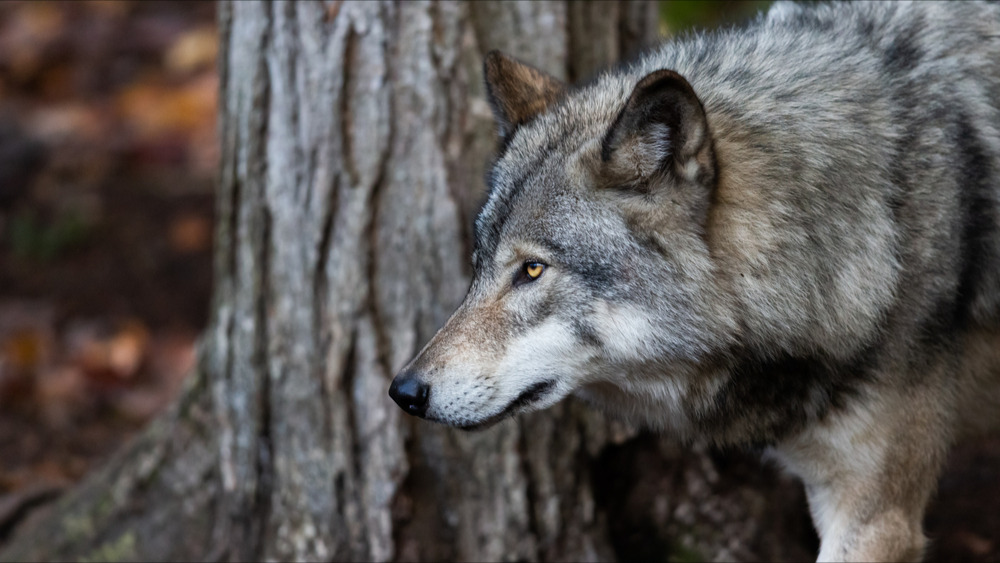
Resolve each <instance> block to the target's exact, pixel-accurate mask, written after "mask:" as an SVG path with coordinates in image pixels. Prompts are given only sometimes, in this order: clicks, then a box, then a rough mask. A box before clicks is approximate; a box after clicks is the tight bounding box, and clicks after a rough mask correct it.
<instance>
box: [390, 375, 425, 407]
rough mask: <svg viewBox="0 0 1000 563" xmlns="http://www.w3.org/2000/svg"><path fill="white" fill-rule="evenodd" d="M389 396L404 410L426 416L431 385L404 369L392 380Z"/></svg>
mask: <svg viewBox="0 0 1000 563" xmlns="http://www.w3.org/2000/svg"><path fill="white" fill-rule="evenodd" d="M389 396H390V397H392V400H393V401H396V404H397V405H399V406H400V407H401V408H402V409H403V410H404V411H406V412H408V413H410V414H412V415H413V416H419V417H420V418H423V417H424V413H426V412H427V398H428V397H429V396H430V387H429V386H428V385H427V384H425V383H424V382H422V381H420V378H419V377H418V376H417V374H416V373H414V372H412V371H404V372H403V373H401V374H399V375H397V376H396V378H395V379H393V380H392V385H390V386H389Z"/></svg>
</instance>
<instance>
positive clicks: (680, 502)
mask: <svg viewBox="0 0 1000 563" xmlns="http://www.w3.org/2000/svg"><path fill="white" fill-rule="evenodd" d="M219 23H220V28H221V44H222V53H221V66H220V68H221V81H222V96H221V98H220V100H221V102H220V116H221V125H220V134H221V138H222V162H221V170H220V175H219V196H218V225H217V237H216V240H217V246H216V250H215V260H216V265H215V271H216V277H215V279H216V288H215V295H214V301H213V316H212V321H211V324H210V327H209V328H208V330H207V331H206V332H205V334H204V336H203V339H202V342H201V346H200V360H199V364H198V369H197V371H196V373H195V374H193V376H192V377H191V380H190V382H189V385H188V386H187V388H186V389H185V392H184V394H183V396H182V398H181V399H180V400H179V401H178V403H177V404H176V405H174V406H173V407H172V408H171V409H170V411H169V412H168V413H166V414H165V415H164V416H162V417H161V418H159V419H158V420H157V421H156V422H155V423H154V424H153V425H152V426H151V428H149V429H148V431H146V432H145V433H144V434H143V435H142V436H140V437H139V438H138V439H137V440H135V441H134V442H133V443H132V444H130V445H129V446H128V447H127V448H125V449H124V450H123V451H122V452H120V454H119V455H118V456H117V457H116V458H115V459H114V460H112V461H111V462H110V463H109V464H108V465H107V466H106V467H105V468H104V469H103V470H102V471H101V472H99V473H98V474H95V475H93V476H91V478H89V479H88V480H87V481H86V482H85V483H84V484H82V485H81V486H80V487H79V488H78V489H77V490H75V491H74V492H73V493H71V494H70V495H68V496H67V498H64V499H62V500H61V501H60V502H59V503H58V505H57V506H55V507H54V509H53V510H51V511H50V513H49V514H48V515H47V516H45V517H42V518H40V519H38V521H37V522H34V523H33V525H31V526H28V525H26V526H25V527H24V528H25V529H23V531H22V532H21V533H19V534H18V535H17V537H16V538H15V539H14V540H13V541H12V543H11V544H10V545H8V547H7V549H6V551H4V552H3V553H2V554H0V559H4V560H26V559H30V560H41V559H46V560H48V559H102V560H121V559H129V560H132V559H170V560H177V559H208V560H213V561H219V560H255V559H262V558H268V559H282V560H286V559H287V560H291V559H295V560H331V559H332V560H352V561H360V560H379V561H388V560H464V561H473V560H476V561H482V560H575V561H584V560H614V559H617V558H633V557H644V558H654V559H660V560H666V559H667V558H669V557H672V558H683V557H687V558H691V557H695V558H730V559H731V558H759V557H765V558H781V557H784V558H800V557H802V556H804V555H808V552H807V551H804V550H803V547H802V543H803V542H802V540H801V538H802V537H808V535H809V534H810V531H809V530H810V528H809V523H808V520H803V518H805V516H804V512H803V509H802V499H801V493H800V492H799V491H798V489H795V488H793V489H786V487H787V486H788V482H787V481H784V480H782V479H780V478H777V477H775V476H774V475H773V474H771V473H763V476H761V473H758V470H757V469H756V468H752V469H750V467H751V466H752V465H751V464H750V463H748V462H746V461H745V460H744V459H743V458H741V457H733V456H729V457H720V456H717V455H716V456H713V455H710V454H708V453H706V452H705V450H704V448H695V449H693V450H692V449H683V448H680V447H678V446H676V445H674V444H673V443H672V442H670V441H669V440H668V439H661V438H653V437H651V436H648V435H642V434H636V433H635V432H633V431H630V430H628V429H625V428H623V427H620V426H618V425H616V424H615V423H613V422H608V421H606V420H605V419H604V418H603V417H602V416H601V415H599V414H598V413H595V412H592V411H589V410H587V409H585V408H584V407H582V406H581V405H579V404H577V403H575V402H574V401H572V400H570V401H566V402H564V403H563V404H562V405H560V406H558V407H556V408H554V409H551V410H550V411H547V412H544V413H537V414H534V415H530V416H524V417H521V418H520V419H519V420H516V421H511V422H507V423H504V424H501V425H499V426H497V427H494V428H493V429H490V430H487V431H484V432H480V433H462V432H460V431H455V430H452V429H448V428H444V427H441V426H437V425H432V424H428V423H424V422H420V421H417V420H416V419H413V418H411V417H408V416H405V415H404V414H403V413H402V411H401V410H400V409H398V408H397V407H396V406H395V405H394V404H393V403H392V402H391V401H390V400H389V399H388V397H387V396H386V389H387V387H388V385H389V381H390V379H391V377H392V375H393V374H394V372H395V371H396V370H397V369H398V368H400V367H401V366H402V365H403V364H404V363H405V362H406V361H407V360H408V359H409V358H410V357H411V356H412V355H413V354H414V353H415V352H416V351H417V349H418V347H419V346H421V345H422V344H423V343H424V342H425V341H427V340H428V339H429V338H430V337H431V335H432V334H433V333H434V331H435V330H436V328H437V327H439V326H440V325H441V324H443V322H444V321H445V319H446V318H447V316H448V315H449V314H450V313H451V311H452V310H453V309H454V308H455V307H456V306H457V305H458V303H459V302H460V300H461V298H462V296H463V294H464V292H465V289H466V287H467V285H468V283H469V276H470V268H469V255H470V246H471V245H470V240H469V235H470V233H469V228H468V225H470V223H471V218H472V216H473V214H474V212H475V207H476V205H477V204H478V203H479V202H480V201H481V200H482V198H483V196H484V187H483V185H482V177H483V169H484V165H485V163H486V162H487V160H488V158H489V153H490V152H491V151H492V150H493V148H494V145H495V140H494V134H493V128H492V127H493V126H492V120H491V116H490V112H489V108H488V106H487V104H486V101H485V98H484V91H483V86H482V79H481V71H480V65H481V60H482V55H483V54H484V53H486V52H487V51H489V50H491V49H494V48H499V49H502V50H504V51H506V52H508V53H511V54H513V55H515V56H517V57H519V58H521V59H523V60H525V61H529V62H531V63H533V64H535V65H537V66H539V67H541V68H543V69H545V70H546V71H548V72H550V73H552V74H554V75H555V76H558V77H562V78H568V79H579V78H583V77H585V76H586V75H587V74H588V73H590V72H593V71H594V70H595V69H596V68H598V67H600V66H604V65H607V64H609V63H612V62H614V61H615V60H616V59H617V58H618V57H619V56H621V55H625V54H631V53H634V52H636V51H637V49H638V48H639V47H641V46H642V45H643V44H646V43H648V42H650V41H651V40H652V39H653V38H654V37H655V29H656V28H655V26H656V23H657V20H656V12H655V5H654V4H653V3H651V2H643V3H632V4H626V5H617V4H605V3H565V2H561V1H551V2H537V3H536V2H531V3H528V2H514V3H502V2H495V3H494V2H475V3H452V2H399V3H387V2H357V3H355V2H328V3H325V4H323V3H306V2H278V3H273V4H264V3H255V2H226V3H223V4H222V5H221V6H220V10H219ZM746 475H754V477H752V478H747V477H746ZM765 522H766V523H767V524H768V526H764V525H763V523H765ZM789 530H793V531H794V532H795V533H796V534H798V536H796V537H794V538H793V540H794V541H789V538H788V537H787V534H788V531H789ZM775 534H777V535H778V536H777V537H781V538H782V540H783V542H782V543H780V544H779V543H778V542H776V541H774V537H775ZM796 542H798V543H796ZM807 544H808V541H806V545H807Z"/></svg>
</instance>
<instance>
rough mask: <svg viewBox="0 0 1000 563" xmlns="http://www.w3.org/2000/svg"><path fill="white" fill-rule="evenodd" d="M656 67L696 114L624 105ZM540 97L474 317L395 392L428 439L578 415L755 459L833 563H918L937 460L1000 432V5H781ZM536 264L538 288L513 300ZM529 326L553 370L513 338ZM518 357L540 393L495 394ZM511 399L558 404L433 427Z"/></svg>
mask: <svg viewBox="0 0 1000 563" xmlns="http://www.w3.org/2000/svg"><path fill="white" fill-rule="evenodd" d="M494 60H498V59H495V58H494ZM505 64H507V63H505ZM663 69H669V70H672V71H674V72H676V73H677V74H679V75H680V76H681V77H683V78H682V79H681V81H682V82H683V79H686V81H687V82H686V83H683V84H681V86H676V85H673V83H669V84H668V85H667V86H666V87H665V88H666V89H667V90H666V91H667V92H668V93H670V92H672V93H673V94H671V95H675V96H676V97H677V99H679V100H684V99H686V98H684V93H683V92H684V90H683V88H684V87H686V86H684V84H690V88H691V89H693V92H694V93H695V94H696V95H697V100H698V101H700V106H699V105H698V104H697V103H695V104H694V105H691V104H689V105H688V106H687V109H685V110H684V111H680V110H678V111H676V112H674V113H671V112H670V111H668V110H670V107H667V108H666V110H662V108H657V107H653V106H649V105H647V106H642V105H641V104H639V103H638V102H635V100H636V98H637V96H640V94H641V92H640V91H639V90H640V88H639V87H637V84H640V86H641V85H642V84H643V82H642V81H643V80H644V78H647V80H646V82H649V81H650V80H649V77H655V76H654V75H655V73H657V72H658V71H662V70H663ZM524 74H525V75H527V76H535V74H534V73H533V72H527V73H524ZM661 74H662V73H661ZM497 79H502V78H494V80H497ZM555 88H556V87H555V86H553V84H552V83H549V82H546V92H547V93H548V94H549V98H547V99H546V100H545V101H544V103H541V102H539V104H537V105H538V107H540V108H542V109H541V110H540V111H539V112H538V113H537V115H531V114H530V113H526V114H524V115H521V114H519V117H518V122H519V123H518V124H517V126H516V127H514V128H513V129H508V130H505V131H504V132H505V136H506V138H505V139H504V145H503V147H502V149H501V151H500V154H499V155H498V157H497V160H496V162H495V163H494V164H493V167H492V171H491V173H490V175H489V178H490V184H491V193H490V196H489V198H488V201H487V202H486V204H485V205H484V207H483V210H482V211H481V213H480V215H479V217H478V218H477V221H476V229H475V234H476V250H475V253H474V257H473V263H474V268H475V273H476V275H475V279H474V281H473V285H472V288H471V289H470V292H469V296H468V297H467V299H466V302H465V303H463V305H462V307H461V308H460V309H459V311H458V312H457V313H456V316H455V317H453V319H452V320H451V321H449V323H448V324H447V325H446V326H445V328H444V329H442V331H441V333H439V335H438V336H436V337H435V339H434V340H432V341H431V343H430V344H428V347H427V348H425V350H424V351H423V352H422V353H421V354H420V355H419V356H418V357H417V358H416V359H415V360H414V362H412V363H411V365H410V366H409V368H408V369H409V370H411V371H413V370H416V371H417V372H420V373H423V374H425V375H424V377H425V379H427V381H428V382H430V384H431V395H430V396H431V407H430V410H429V411H428V417H429V418H431V419H434V420H438V421H441V422H446V423H449V424H455V425H460V426H478V425H480V424H484V423H490V422H493V421H495V420H497V419H499V418H501V417H502V416H506V415H509V414H512V413H514V412H521V411H524V410H531V409H533V408H541V407H543V406H546V405H548V404H551V403H552V402H554V401H556V400H558V399H559V398H561V397H562V396H564V395H565V394H568V393H570V392H575V393H577V394H578V395H581V396H583V397H585V398H587V399H589V400H591V401H592V402H594V403H595V404H597V405H600V406H604V407H605V408H607V409H610V410H612V411H614V412H616V413H618V414H620V415H622V416H625V417H628V418H631V419H632V420H634V421H636V422H639V423H642V424H647V425H651V426H654V427H656V428H662V429H669V430H672V431H674V432H677V433H679V434H680V435H682V436H685V437H701V438H704V439H708V440H711V441H714V442H716V443H719V444H754V445H759V446H762V447H767V448H770V450H771V451H772V452H773V453H774V455H775V456H776V457H778V458H779V459H781V460H782V461H783V462H784V463H785V464H786V466H787V467H789V468H790V469H791V470H793V471H796V472H797V473H799V474H800V475H802V477H803V478H804V479H805V480H806V483H807V488H808V490H809V492H810V502H811V507H812V509H813V513H814V517H815V518H816V520H817V526H818V527H819V529H820V532H821V534H822V535H823V538H824V539H823V548H822V551H821V553H820V556H821V558H834V559H843V558H848V559H850V558H880V557H890V558H919V557H920V556H921V553H922V546H923V538H922V536H921V535H920V532H919V523H920V516H921V514H922V511H923V508H924V505H925V504H926V500H927V498H928V496H929V495H930V491H931V490H933V483H934V479H935V478H936V475H937V472H938V470H939V467H940V464H941V459H943V456H944V452H945V451H946V449H947V447H948V446H949V445H950V444H951V443H952V441H953V440H954V439H956V438H957V437H958V436H959V435H960V434H961V433H962V432H963V431H964V430H966V429H968V428H973V427H975V428H976V429H981V428H982V427H986V426H988V424H985V423H982V422H981V421H976V422H968V419H969V417H979V418H980V419H981V418H983V417H990V418H992V419H994V420H995V419H996V418H998V412H1000V390H998V388H1000V352H998V350H1000V5H997V4H985V3H947V4H943V3H931V2H919V3H904V2H899V3H895V2H894V3H850V4H835V5H828V4H823V5H810V6H799V5H795V4H788V3H779V4H777V5H775V6H774V7H773V8H772V9H771V11H770V12H769V13H768V14H767V15H766V16H762V17H760V18H759V19H758V20H757V21H755V22H753V23H751V24H750V25H748V26H746V27H745V28H741V29H732V30H728V31H722V32H718V33H712V34H706V35H697V36H693V37H689V38H687V39H683V40H680V41H676V42H672V43H669V44H666V45H664V46H663V47H661V48H659V49H657V50H655V51H653V52H650V53H648V54H646V55H645V56H644V57H642V58H641V59H639V60H638V61H636V62H634V63H632V64H629V65H626V66H623V67H621V68H617V69H614V70H610V71H607V72H605V73H603V74H601V75H599V76H597V77H595V78H594V79H593V80H592V81H591V82H589V83H587V84H584V85H582V86H579V87H575V88H567V89H565V90H564V91H563V92H562V94H561V95H560V96H558V97H556V96H553V95H552V93H553V92H557V91H558V90H556V89H555ZM497 90H498V91H503V90H504V88H497ZM507 90H516V88H514V89H511V88H507ZM652 91H654V92H656V90H652ZM647 97H651V98H653V99H654V101H655V96H654V95H653V94H649V95H648V96H647ZM630 99H632V100H633V101H632V102H629V100H630ZM671 99H673V98H671ZM640 101H641V100H640ZM649 103H652V102H649ZM678 103H681V102H678ZM627 104H631V105H627ZM671 104H673V102H671ZM508 105H509V104H508ZM633 105H635V106H636V107H638V108H639V109H633V108H632V106H633ZM494 106H495V107H497V103H496V102H494ZM650 108H652V109H650ZM700 108H703V114H702V113H700V111H701V110H700ZM661 110H662V111H661ZM663 111H666V113H665V114H664V113H663ZM658 112H659V113H658ZM664 115H665V116H666V117H663V116H664ZM671 119H673V120H674V121H671ZM699 119H701V120H703V121H699ZM659 120H662V123H667V124H669V126H668V127H661V126H659V125H658V124H662V123H661V121H659ZM678 120H679V121H678ZM647 122H648V123H651V125H650V126H648V127H647V126H645V125H644V124H645V123H647ZM622 123H624V124H625V125H621V124H622ZM699 123H701V124H702V125H704V126H705V127H702V128H699V127H698V125H699ZM682 127H687V128H688V129H687V130H688V132H687V133H685V134H684V135H681V134H680V133H679V131H680V129H681V128H682ZM685 135H686V136H685ZM622 139H626V141H622ZM612 141H613V142H612ZM609 143H610V144H609ZM609 147H610V148H609ZM602 149H603V150H602ZM524 249H528V250H524ZM528 254H530V256H529V255H528ZM527 259H531V260H538V261H541V262H544V263H545V264H548V267H547V270H546V272H545V274H543V276H542V277H541V278H539V280H538V281H537V282H534V283H532V284H528V285H525V286H523V287H517V288H513V289H512V288H511V287H510V286H511V283H510V281H511V276H513V275H517V273H516V272H517V268H518V267H520V263H521V262H522V261H524V260H527ZM615 314H618V315H620V316H619V317H615V316H614V315H615ZM621 315H624V316H621ZM469 319H473V320H469ZM543 323H548V324H546V325H545V326H547V327H550V328H549V329H547V330H546V331H545V332H544V334H545V335H546V336H545V338H547V339H548V340H546V342H548V341H549V340H551V341H552V342H554V343H556V344H557V345H558V350H559V354H554V355H553V357H552V358H547V359H546V358H545V354H546V353H547V352H546V350H547V348H545V346H542V345H539V346H534V347H533V346H531V345H529V344H526V343H524V339H523V335H525V334H528V333H529V331H530V330H532V328H534V327H538V326H540V325H542V324H543ZM473 326H475V327H476V328H475V329H473V328H472V327H473ZM540 334H541V333H540ZM519 337H521V340H517V339H518V338H519ZM569 340H572V344H568V343H567V342H568V341H569ZM518 342H520V343H518ZM456 343H457V344H456ZM556 344H553V347H554V348H553V350H555V349H556V348H555V347H556ZM485 349H489V350H492V352H489V353H487V352H483V351H481V350H485ZM515 349H516V350H521V351H522V352H519V353H527V352H523V350H528V351H530V352H531V353H532V354H536V353H537V354H539V355H540V357H541V358H542V359H540V360H539V362H540V363H541V364H544V366H545V367H544V369H542V368H539V370H537V373H535V372H534V371H532V370H528V371H529V372H530V373H527V374H508V373H503V372H501V371H499V370H500V368H498V367H497V366H505V365H518V366H521V365H523V362H521V360H511V359H510V358H509V354H510V353H512V352H511V350H515ZM490 354H493V355H490ZM557 356H558V357H560V358H562V357H565V358H569V359H568V360H560V361H558V362H557V361H555V359H553V358H555V357H557ZM546 360H549V361H548V363H546ZM512 362H513V363H512ZM518 362H521V363H518ZM459 363H460V364H461V365H462V367H463V369H462V371H463V373H461V374H459V373H458V371H457V370H456V369H453V364H454V365H457V364H459ZM452 372H454V373H455V375H451V374H452ZM514 375H516V377H515V376H514ZM459 377H460V378H463V379H461V381H460V382H459V380H458V379H455V378H459ZM510 381H514V382H516V385H517V386H520V387H522V388H528V387H529V386H532V385H535V386H539V387H538V389H543V388H544V389H545V392H544V393H541V392H539V393H536V394H534V395H531V399H532V400H533V401H535V400H537V402H535V403H533V404H526V403H525V402H524V401H523V400H520V399H519V400H517V401H513V402H511V401H512V399H511V398H512V397H514V396H517V395H518V393H519V392H518V391H517V389H514V388H512V389H510V390H508V391H505V392H496V393H493V392H492V391H491V393H493V394H491V395H488V397H489V398H488V399H483V400H481V401H480V400H478V399H477V400H469V401H466V402H465V403H463V402H462V401H456V400H454V399H452V400H451V401H449V402H448V406H447V408H445V407H444V406H443V405H438V404H435V397H436V395H435V393H438V395H437V396H438V397H441V396H445V397H447V396H449V395H448V393H449V391H448V390H447V389H448V388H449V386H453V385H454V386H457V387H456V388H458V387H461V388H462V389H465V393H466V394H468V393H470V390H472V391H471V393H472V395H473V396H475V395H477V394H479V395H482V396H484V397H486V396H487V395H486V394H483V393H484V392H483V390H484V389H486V388H487V387H488V386H492V387H490V389H493V388H503V386H504V385H506V384H509V385H515V383H505V382H510ZM540 382H544V383H545V385H546V386H544V387H542V386H541V383H540ZM549 382H555V383H552V384H551V385H552V386H551V387H550V386H549V385H550V383H549ZM550 389H551V391H550ZM476 390H478V391H476ZM536 395H537V396H536ZM464 396H465V395H464ZM504 397H506V398H504ZM521 399H523V397H521ZM493 403H498V404H497V405H496V406H495V407H494V406H493ZM499 403H503V404H499ZM508 403H509V405H510V407H509V408H506V407H505V405H506V404H508ZM449 409H451V410H449ZM913 409H920V410H919V412H915V411H914V410H913ZM477 412H478V413H481V414H476V413H477ZM891 432H894V433H895V434H890V433H891ZM859 452H863V453H859ZM918 458H919V459H918ZM822 460H826V461H822ZM911 481H912V483H911ZM890 482H891V483H893V485H892V486H891V487H890V486H889V485H888V483H890ZM902 482H905V483H907V484H905V485H902V484H899V483H902ZM859 483H860V484H859ZM862 485H863V486H862ZM866 487H868V488H866ZM914 522H916V524H914ZM848 537H850V538H851V540H850V541H847V539H846V538H848Z"/></svg>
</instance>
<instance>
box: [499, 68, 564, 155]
mask: <svg viewBox="0 0 1000 563" xmlns="http://www.w3.org/2000/svg"><path fill="white" fill-rule="evenodd" d="M483 70H484V74H485V75H486V95H487V97H488V98H489V102H490V106H491V107H492V108H493V115H494V117H495V118H496V120H497V129H498V130H499V132H500V138H501V139H503V138H506V137H508V136H509V135H510V134H511V133H512V132H513V131H514V129H516V128H517V127H518V126H519V125H523V124H524V123H527V122H528V121H530V120H531V119H532V118H533V117H535V116H536V115H538V114H540V113H542V112H543V111H545V109H546V108H547V107H549V106H550V105H552V103H554V102H555V101H556V100H557V99H559V97H560V96H561V95H562V93H563V91H565V89H566V86H565V84H563V83H562V81H560V80H559V79H558V78H555V77H554V76H551V75H549V74H546V73H544V72H542V71H540V70H538V69H537V68H535V67H532V66H529V65H526V64H524V63H522V62H520V61H518V60H515V59H513V58H511V57H508V56H507V55H505V54H503V53H501V52H500V51H490V52H489V53H488V54H487V55H486V60H485V61H484V62H483Z"/></svg>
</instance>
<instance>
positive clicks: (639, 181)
mask: <svg viewBox="0 0 1000 563" xmlns="http://www.w3.org/2000/svg"><path fill="white" fill-rule="evenodd" d="M601 160H602V161H603V172H604V175H605V177H606V179H607V180H608V181H609V182H610V183H613V184H618V185H623V184H624V185H646V184H647V183H648V181H649V180H650V179H652V178H653V177H654V176H655V175H657V174H661V173H667V174H672V175H674V176H675V177H676V178H677V179H679V180H688V181H697V182H701V183H707V182H710V181H711V180H712V178H713V177H714V175H715V157H714V155H713V152H712V140H711V138H710V135H709V130H708V122H707V120H706V118H705V109H704V107H702V104H701V100H699V99H698V96H697V95H696V94H695V93H694V89H693V88H691V85H690V84H688V81H687V80H685V79H684V77H683V76H681V75H680V74H677V73H676V72H674V71H672V70H657V71H655V72H653V73H650V74H648V75H646V77H645V78H643V79H642V80H640V81H639V83H638V84H636V86H635V89H634V90H633V91H632V94H631V96H629V99H628V101H627V102H626V103H625V107H624V108H623V109H622V111H621V113H619V114H618V118H617V119H616V120H615V122H614V124H612V125H611V128H610V129H609V130H608V132H607V133H606V134H605V136H604V140H603V141H602V143H601Z"/></svg>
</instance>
